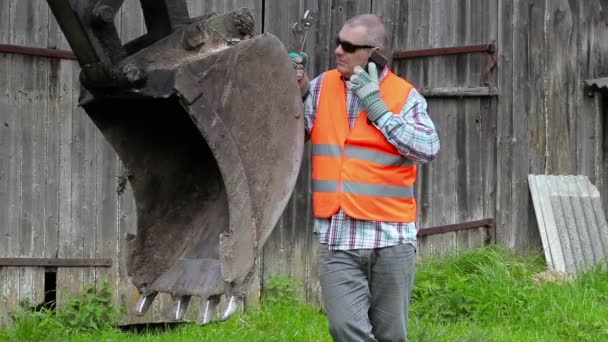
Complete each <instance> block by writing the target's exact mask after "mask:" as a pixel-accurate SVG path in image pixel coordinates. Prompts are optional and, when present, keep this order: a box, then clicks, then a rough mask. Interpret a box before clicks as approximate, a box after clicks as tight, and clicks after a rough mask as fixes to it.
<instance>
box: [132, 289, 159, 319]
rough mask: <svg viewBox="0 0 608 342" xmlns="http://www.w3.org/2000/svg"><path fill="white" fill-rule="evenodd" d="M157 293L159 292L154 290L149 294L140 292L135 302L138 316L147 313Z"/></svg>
mask: <svg viewBox="0 0 608 342" xmlns="http://www.w3.org/2000/svg"><path fill="white" fill-rule="evenodd" d="M157 294H158V292H152V293H150V294H148V295H144V294H140V295H139V299H138V300H137V304H135V314H136V315H137V316H143V315H145V314H146V312H147V311H148V309H149V308H150V305H152V302H154V298H156V295H157Z"/></svg>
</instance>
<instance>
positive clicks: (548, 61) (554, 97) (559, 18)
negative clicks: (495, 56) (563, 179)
mask: <svg viewBox="0 0 608 342" xmlns="http://www.w3.org/2000/svg"><path fill="white" fill-rule="evenodd" d="M572 20H573V18H572V9H571V7H570V4H569V2H568V1H566V0H557V1H547V3H546V6H545V65H546V69H547V70H550V75H551V77H549V78H548V80H547V89H546V93H545V96H546V97H547V98H546V106H547V113H548V115H549V120H548V121H549V126H548V127H547V133H548V137H547V158H548V160H547V171H548V172H549V173H551V174H573V173H574V172H576V162H575V160H576V159H575V158H572V156H574V155H575V153H576V144H575V142H576V140H575V139H576V134H575V131H574V130H575V129H576V123H575V122H574V121H573V118H572V104H570V102H569V101H568V96H564V94H569V93H571V91H572V86H573V84H572V81H573V80H572V74H573V71H574V68H575V59H574V58H573V56H572V55H571V54H572V52H573V51H575V50H576V46H573V45H572V44H573V39H570V37H571V35H572V34H573V21H572ZM577 86H579V85H577Z"/></svg>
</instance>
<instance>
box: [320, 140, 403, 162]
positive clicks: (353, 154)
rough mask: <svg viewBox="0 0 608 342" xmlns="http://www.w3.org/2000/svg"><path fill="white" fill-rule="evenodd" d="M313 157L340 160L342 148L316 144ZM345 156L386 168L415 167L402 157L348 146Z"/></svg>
mask: <svg viewBox="0 0 608 342" xmlns="http://www.w3.org/2000/svg"><path fill="white" fill-rule="evenodd" d="M312 155H313V156H323V157H338V158H340V157H342V147H341V146H335V145H328V144H316V145H313V146H312ZM344 156H345V157H347V158H354V159H361V160H365V161H369V162H372V163H376V164H380V165H385V166H408V165H414V163H413V162H412V161H411V160H409V159H407V158H404V157H401V156H395V155H391V154H387V153H381V152H376V151H372V150H368V149H365V148H361V147H355V146H347V147H346V153H345V154H344Z"/></svg>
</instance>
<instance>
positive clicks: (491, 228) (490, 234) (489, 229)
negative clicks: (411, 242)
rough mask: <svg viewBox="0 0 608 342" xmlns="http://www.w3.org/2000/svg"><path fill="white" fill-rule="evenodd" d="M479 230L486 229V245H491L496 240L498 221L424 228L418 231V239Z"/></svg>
mask: <svg viewBox="0 0 608 342" xmlns="http://www.w3.org/2000/svg"><path fill="white" fill-rule="evenodd" d="M478 228H484V243H485V244H489V243H490V242H492V241H493V240H494V237H495V236H496V221H495V220H494V219H493V218H489V219H483V220H479V221H471V222H464V223H457V224H449V225H445V226H437V227H432V228H423V229H420V230H419V231H418V237H423V236H428V235H435V234H443V233H450V232H457V231H461V230H469V229H478Z"/></svg>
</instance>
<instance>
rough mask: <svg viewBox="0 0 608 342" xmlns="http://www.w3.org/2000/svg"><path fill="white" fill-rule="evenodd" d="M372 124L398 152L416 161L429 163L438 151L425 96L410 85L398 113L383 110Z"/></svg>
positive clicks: (437, 141) (433, 126)
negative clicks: (408, 92)
mask: <svg viewBox="0 0 608 342" xmlns="http://www.w3.org/2000/svg"><path fill="white" fill-rule="evenodd" d="M374 126H376V128H378V129H379V130H380V132H382V134H384V136H385V137H386V139H387V140H388V141H389V142H390V143H391V144H392V145H393V146H395V148H397V150H398V151H399V153H401V154H402V155H403V156H405V157H406V158H408V159H411V160H413V161H416V162H418V163H428V162H430V161H432V160H433V159H435V157H436V156H437V154H438V153H439V135H438V134H437V130H435V125H434V124H433V121H432V120H431V118H430V117H429V115H428V113H427V105H426V100H425V99H424V97H422V95H420V93H418V91H417V90H416V89H412V90H411V92H410V94H409V96H408V98H407V101H406V102H405V105H404V106H403V108H402V109H401V112H400V113H399V115H393V114H392V113H386V114H385V115H382V116H381V117H380V118H379V119H378V120H376V121H375V122H374Z"/></svg>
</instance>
